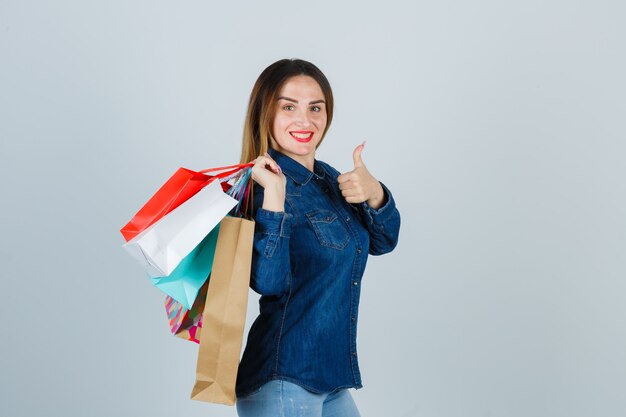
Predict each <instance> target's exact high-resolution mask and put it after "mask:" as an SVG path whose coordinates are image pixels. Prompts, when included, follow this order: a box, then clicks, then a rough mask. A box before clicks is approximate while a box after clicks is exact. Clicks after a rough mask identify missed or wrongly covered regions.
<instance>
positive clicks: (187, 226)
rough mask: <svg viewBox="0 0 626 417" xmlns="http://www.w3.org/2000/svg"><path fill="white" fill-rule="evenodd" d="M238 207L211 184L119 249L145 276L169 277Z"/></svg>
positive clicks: (215, 183) (213, 183) (214, 182)
mask: <svg viewBox="0 0 626 417" xmlns="http://www.w3.org/2000/svg"><path fill="white" fill-rule="evenodd" d="M238 203H239V202H238V201H237V200H236V199H234V198H232V197H231V196H229V195H227V194H225V193H224V192H223V191H222V187H221V186H220V183H219V182H218V181H213V182H211V183H210V184H209V185H207V186H206V187H204V188H203V189H202V190H200V191H199V192H198V193H196V194H195V195H194V196H193V197H191V198H190V199H188V200H187V201H185V203H184V204H181V205H180V206H178V207H177V208H176V209H174V210H172V211H171V212H169V213H168V214H167V215H166V216H164V217H162V218H161V219H159V220H158V221H157V222H155V223H153V224H152V225H151V226H150V227H148V228H147V229H145V230H144V231H142V232H141V233H139V234H138V235H137V236H135V237H134V238H132V239H131V240H130V241H128V242H127V243H125V244H124V245H123V247H124V249H125V250H126V251H127V252H128V253H129V254H130V255H131V256H132V257H133V258H135V259H136V260H138V261H139V262H140V264H141V265H142V266H143V268H144V270H145V271H146V272H147V273H148V275H149V276H151V277H154V278H157V277H163V276H167V275H170V274H171V273H172V272H173V271H174V269H175V268H176V267H177V266H178V264H179V263H180V262H181V261H182V260H183V259H184V258H185V257H186V256H187V255H189V253H190V252H191V251H192V250H193V249H194V248H195V247H196V246H198V244H199V243H200V242H201V241H202V239H204V238H205V237H206V236H207V235H208V234H209V232H210V231H211V230H213V228H214V227H215V226H216V225H217V224H218V223H219V222H220V220H222V218H223V217H224V216H225V215H226V214H227V213H228V212H229V211H230V210H231V209H232V208H233V207H235V206H236V205H237V204H238Z"/></svg>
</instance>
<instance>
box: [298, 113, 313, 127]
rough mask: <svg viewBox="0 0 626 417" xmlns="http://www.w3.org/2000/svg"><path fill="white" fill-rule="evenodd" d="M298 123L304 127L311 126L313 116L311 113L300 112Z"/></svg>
mask: <svg viewBox="0 0 626 417" xmlns="http://www.w3.org/2000/svg"><path fill="white" fill-rule="evenodd" d="M296 123H298V125H300V126H303V127H307V126H309V125H310V124H311V116H310V115H309V112H308V111H306V110H305V111H300V112H298V119H297V120H296Z"/></svg>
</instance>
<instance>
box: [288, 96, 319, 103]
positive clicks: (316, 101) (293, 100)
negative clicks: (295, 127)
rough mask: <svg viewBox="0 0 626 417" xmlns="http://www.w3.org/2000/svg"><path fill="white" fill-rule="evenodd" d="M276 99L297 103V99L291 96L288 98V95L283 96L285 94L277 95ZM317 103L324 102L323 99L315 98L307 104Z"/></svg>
mask: <svg viewBox="0 0 626 417" xmlns="http://www.w3.org/2000/svg"><path fill="white" fill-rule="evenodd" d="M278 100H287V101H291V102H293V103H296V104H298V100H295V99H293V98H289V97H285V96H280V97H278ZM317 103H326V102H325V101H324V100H315V101H310V102H309V104H317Z"/></svg>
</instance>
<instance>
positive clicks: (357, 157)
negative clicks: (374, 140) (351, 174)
mask: <svg viewBox="0 0 626 417" xmlns="http://www.w3.org/2000/svg"><path fill="white" fill-rule="evenodd" d="M363 148H365V141H363V143H362V144H360V145H359V146H357V147H356V148H354V152H352V159H353V160H354V167H355V168H359V167H362V166H363V165H364V164H363V160H362V159H361V153H362V152H363Z"/></svg>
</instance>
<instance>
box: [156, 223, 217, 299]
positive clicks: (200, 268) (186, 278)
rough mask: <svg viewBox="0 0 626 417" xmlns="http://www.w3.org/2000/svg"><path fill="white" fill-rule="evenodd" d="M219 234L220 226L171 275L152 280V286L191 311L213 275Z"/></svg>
mask: <svg viewBox="0 0 626 417" xmlns="http://www.w3.org/2000/svg"><path fill="white" fill-rule="evenodd" d="M218 233H219V224H218V225H217V226H215V227H214V228H213V230H211V232H210V233H209V234H208V235H207V236H206V237H205V238H204V239H203V240H202V242H200V244H199V245H198V246H196V247H195V248H194V249H193V250H192V251H191V253H190V254H189V255H187V256H186V257H185V258H184V259H183V260H182V261H180V263H179V264H178V266H177V267H176V269H174V271H173V272H172V273H171V274H170V275H167V276H164V277H157V278H151V281H152V284H153V285H154V286H155V287H157V288H158V289H160V290H161V291H163V292H164V293H165V294H167V295H169V296H170V297H172V298H173V299H174V300H176V301H178V302H179V303H180V304H181V305H182V306H183V307H184V308H186V309H187V310H190V309H191V306H192V305H193V303H194V301H195V299H196V296H197V295H198V292H199V291H200V288H201V287H202V284H204V283H205V282H206V280H207V278H208V276H209V274H210V273H211V267H212V266H213V255H214V254H215V245H216V244H217V235H218Z"/></svg>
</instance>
